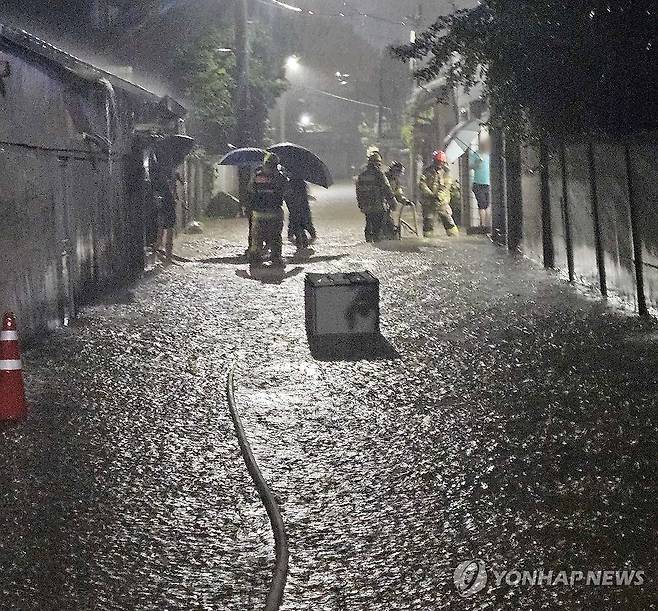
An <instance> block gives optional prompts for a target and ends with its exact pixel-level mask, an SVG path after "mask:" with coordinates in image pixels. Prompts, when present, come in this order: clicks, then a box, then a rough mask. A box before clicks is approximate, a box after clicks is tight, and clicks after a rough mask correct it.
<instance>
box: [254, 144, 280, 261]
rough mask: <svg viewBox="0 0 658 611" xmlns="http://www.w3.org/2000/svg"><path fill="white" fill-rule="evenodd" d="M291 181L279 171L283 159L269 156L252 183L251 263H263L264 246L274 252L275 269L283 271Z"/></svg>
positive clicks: (272, 155) (270, 154)
mask: <svg viewBox="0 0 658 611" xmlns="http://www.w3.org/2000/svg"><path fill="white" fill-rule="evenodd" d="M287 183H288V180H287V178H286V177H285V176H284V175H283V173H282V172H281V170H280V169H279V158H278V156H277V155H275V154H274V153H267V154H266V156H265V160H264V161H263V165H262V166H261V167H260V168H258V169H257V170H256V172H255V173H254V176H253V177H252V179H251V181H250V183H249V195H250V209H251V219H250V221H251V225H250V228H251V233H250V237H249V261H250V262H251V263H257V262H260V261H262V253H263V245H265V247H267V248H270V249H271V251H272V265H273V266H275V267H283V266H284V263H283V258H282V256H281V251H282V248H283V239H282V235H281V234H282V233H283V199H284V194H285V190H286V187H287Z"/></svg>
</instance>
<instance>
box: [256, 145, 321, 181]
mask: <svg viewBox="0 0 658 611" xmlns="http://www.w3.org/2000/svg"><path fill="white" fill-rule="evenodd" d="M267 150H268V151H271V152H272V153H276V154H277V155H278V156H279V159H280V160H281V165H282V166H283V167H284V168H285V169H286V170H287V172H288V174H289V175H290V176H292V177H294V178H300V179H301V180H305V181H307V182H310V183H313V184H314V185H320V186H321V187H324V188H325V189H328V188H329V187H330V186H331V185H332V184H334V179H333V178H332V176H331V172H330V171H329V168H328V167H327V166H326V165H325V163H324V161H322V159H320V158H319V157H318V156H317V155H316V154H315V153H313V152H311V151H309V150H308V149H305V148H304V147H303V146H299V145H298V144H292V143H291V142H283V143H282V144H275V145H274V146H270V147H269V148H268V149H267Z"/></svg>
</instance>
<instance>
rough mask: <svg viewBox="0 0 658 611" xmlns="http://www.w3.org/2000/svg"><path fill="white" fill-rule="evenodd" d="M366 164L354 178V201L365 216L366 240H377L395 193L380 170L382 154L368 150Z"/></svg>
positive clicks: (384, 224) (393, 204)
mask: <svg viewBox="0 0 658 611" xmlns="http://www.w3.org/2000/svg"><path fill="white" fill-rule="evenodd" d="M369 153H370V154H369V156H368V164H367V165H366V167H365V168H364V169H363V170H362V171H361V173H360V174H359V176H358V177H357V179H356V201H357V203H358V205H359V210H361V212H363V214H365V217H366V229H365V234H366V242H378V241H380V240H381V239H382V238H383V237H384V231H385V227H386V220H387V219H388V217H389V210H390V209H391V208H394V207H395V205H396V201H395V194H394V193H393V189H391V185H390V183H389V182H388V178H386V175H385V174H384V172H383V170H382V163H383V160H382V156H381V153H380V152H379V151H377V150H372V151H369Z"/></svg>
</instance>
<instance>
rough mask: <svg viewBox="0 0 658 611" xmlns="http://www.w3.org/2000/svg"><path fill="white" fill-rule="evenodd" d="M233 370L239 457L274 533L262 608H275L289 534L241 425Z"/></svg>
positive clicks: (229, 392)
mask: <svg viewBox="0 0 658 611" xmlns="http://www.w3.org/2000/svg"><path fill="white" fill-rule="evenodd" d="M234 370H235V365H234V366H233V367H231V369H230V371H229V373H228V377H227V380H226V397H227V400H228V406H229V411H230V412H231V419H232V420H233V426H234V427H235V433H236V435H237V437H238V443H239V444H240V451H241V452H242V457H243V459H244V462H245V465H246V466H247V471H248V472H249V475H250V476H251V479H252V480H253V481H254V485H255V486H256V490H257V491H258V496H259V497H260V500H261V502H262V503H263V505H264V506H265V510H266V511H267V515H268V517H269V519H270V524H271V526H272V531H273V533H274V548H275V564H274V575H273V577H272V583H271V584H270V589H269V592H268V593H267V599H266V601H265V611H278V609H279V608H280V606H281V603H282V602H283V592H284V590H285V587H286V580H287V578H288V556H289V552H288V536H287V535H286V530H285V525H284V523H283V516H282V515H281V509H280V508H279V505H278V503H277V501H276V499H275V497H274V494H273V493H272V491H271V490H270V487H269V486H268V484H267V482H266V481H265V478H264V477H263V474H262V473H261V470H260V468H259V467H258V463H257V462H256V458H255V457H254V453H253V451H252V449H251V446H250V444H249V440H248V439H247V435H246V433H245V430H244V426H243V425H242V420H241V419H240V413H239V411H238V407H237V404H236V402H235V392H234Z"/></svg>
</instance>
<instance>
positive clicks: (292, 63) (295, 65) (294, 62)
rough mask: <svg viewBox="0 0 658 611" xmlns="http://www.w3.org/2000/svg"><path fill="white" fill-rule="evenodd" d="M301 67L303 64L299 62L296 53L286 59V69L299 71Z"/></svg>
mask: <svg viewBox="0 0 658 611" xmlns="http://www.w3.org/2000/svg"><path fill="white" fill-rule="evenodd" d="M300 68H301V64H300V63H299V57H297V56H296V55H291V56H290V57H288V59H286V70H289V71H290V72H297V71H298V70H299V69H300Z"/></svg>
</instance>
